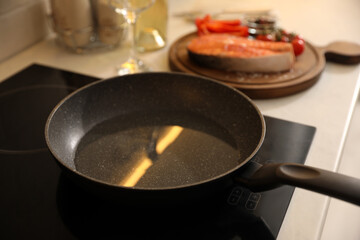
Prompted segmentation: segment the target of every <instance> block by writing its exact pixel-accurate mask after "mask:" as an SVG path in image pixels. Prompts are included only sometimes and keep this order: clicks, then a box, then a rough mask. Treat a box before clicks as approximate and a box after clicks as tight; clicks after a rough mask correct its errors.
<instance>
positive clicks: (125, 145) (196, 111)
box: [45, 73, 360, 205]
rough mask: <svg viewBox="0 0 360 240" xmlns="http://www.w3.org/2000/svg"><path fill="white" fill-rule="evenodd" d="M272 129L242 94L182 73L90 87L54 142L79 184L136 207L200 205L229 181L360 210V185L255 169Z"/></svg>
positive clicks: (57, 124)
mask: <svg viewBox="0 0 360 240" xmlns="http://www.w3.org/2000/svg"><path fill="white" fill-rule="evenodd" d="M264 136H265V122H264V119H263V116H262V114H261V113H260V111H259V110H258V108H257V107H256V106H255V104H254V103H252V101H251V100H250V99H249V98H248V97H246V96H245V95H244V94H242V93H241V92H239V91H237V90H235V89H233V88H231V87H228V86H226V85H224V84H221V83H218V82H215V81H213V80H210V79H207V78H203V77H198V76H192V75H186V74H179V73H176V74H175V73H143V74H134V75H126V76H122V77H115V78H112V79H108V80H103V81H100V82H96V83H93V84H90V85H87V86H85V87H83V88H81V89H79V90H77V91H76V92H74V93H73V94H71V95H70V96H68V97H66V98H65V99H64V100H62V101H61V102H60V103H59V104H58V105H57V106H56V107H55V109H54V110H53V111H52V113H51V114H50V116H49V118H48V121H47V124H46V128H45V137H46V142H47V145H48V147H49V149H50V151H51V152H52V154H53V156H54V157H55V159H56V160H57V162H58V163H59V165H60V166H61V167H62V169H63V170H64V172H65V173H67V174H68V175H69V176H70V177H71V178H72V179H73V180H74V181H75V182H76V183H78V184H80V185H82V186H83V187H85V188H86V189H89V190H91V191H92V192H95V193H98V194H100V195H104V196H107V197H110V198H113V199H119V200H124V201H125V202H128V203H135V204H138V203H141V204H145V203H152V202H156V203H160V204H164V203H170V204H172V203H175V202H184V201H187V200H191V201H192V200H193V199H199V198H200V199H201V198H203V197H204V196H206V195H208V194H209V193H212V192H216V191H215V190H216V189H219V188H220V186H222V187H223V186H224V184H227V183H228V182H229V181H233V180H235V181H238V182H240V183H242V184H244V186H246V187H248V188H250V189H251V190H253V191H263V190H269V189H272V188H275V187H278V186H280V185H283V184H289V185H293V186H297V187H301V188H305V189H309V190H313V191H316V192H319V193H323V194H327V195H330V196H332V197H336V198H339V199H342V200H345V201H348V202H351V203H354V204H357V205H360V180H358V179H355V178H351V177H347V176H344V175H340V174H336V173H333V172H329V171H325V170H321V169H317V168H312V167H308V166H304V165H299V164H292V163H285V164H267V165H264V166H260V165H258V164H255V163H254V162H252V161H250V160H251V158H252V157H253V156H254V155H255V154H256V152H257V151H258V150H259V148H260V147H261V144H262V142H263V139H264Z"/></svg>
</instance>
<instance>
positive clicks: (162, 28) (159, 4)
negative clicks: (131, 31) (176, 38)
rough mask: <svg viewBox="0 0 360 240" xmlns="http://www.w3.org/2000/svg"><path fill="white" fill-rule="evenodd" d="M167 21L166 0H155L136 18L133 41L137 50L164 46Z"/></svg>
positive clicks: (151, 49) (149, 49)
mask: <svg viewBox="0 0 360 240" xmlns="http://www.w3.org/2000/svg"><path fill="white" fill-rule="evenodd" d="M167 22H168V1H167V0H156V1H155V3H154V4H153V5H152V6H151V7H150V8H149V9H147V10H146V11H144V12H143V13H142V14H141V15H140V16H139V18H138V20H137V23H136V26H135V31H136V35H135V43H136V49H137V50H138V51H139V52H146V51H154V50H157V49H160V48H163V47H165V45H166V37H167Z"/></svg>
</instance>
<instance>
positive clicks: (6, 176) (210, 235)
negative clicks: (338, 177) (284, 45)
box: [0, 64, 315, 240]
mask: <svg viewBox="0 0 360 240" xmlns="http://www.w3.org/2000/svg"><path fill="white" fill-rule="evenodd" d="M96 80H98V79H96V78H94V77H89V76H84V75H80V74H76V73H72V72H68V71H63V70H59V69H54V68H50V67H46V66H41V65H36V64H35V65H31V66H29V67H28V68H26V69H24V70H22V71H21V72H19V73H17V74H15V75H13V76H12V77H10V78H8V79H6V80H4V81H3V82H1V83H0V114H1V118H0V161H1V167H0V189H1V197H0V212H1V218H0V219H1V220H0V239H225V240H226V239H229V240H230V239H233V240H235V239H244V240H246V239H276V237H277V235H278V232H279V230H280V227H281V224H282V222H283V219H284V216H285V214H286V210H287V208H288V205H289V202H290V200H291V197H292V194H293V191H294V188H293V187H290V186H284V187H281V188H278V189H275V190H271V191H267V192H261V193H253V192H250V191H249V190H247V189H245V188H243V187H241V186H239V185H236V184H234V185H232V186H230V187H229V188H226V189H224V190H223V191H222V194H219V196H216V197H215V198H213V199H204V201H203V202H201V203H196V204H195V203H194V204H193V205H187V206H179V205H174V206H171V207H166V208H162V207H158V208H155V207H154V208H144V207H142V206H137V207H133V206H132V207H129V206H123V205H121V204H117V203H116V202H109V201H108V200H104V199H102V198H100V197H99V196H93V195H91V194H90V193H87V192H85V191H83V190H82V189H80V188H78V187H77V186H76V185H74V184H73V183H72V182H71V181H69V180H68V179H67V178H66V177H64V176H63V175H62V173H61V171H60V169H59V168H58V166H57V165H56V163H55V160H53V159H52V156H51V154H50V152H49V151H48V149H47V148H46V144H45V140H44V125H45V121H46V119H47V116H48V114H49V113H50V111H51V110H52V108H53V107H55V105H56V104H57V103H58V102H59V101H60V100H61V99H62V98H63V97H65V96H66V95H67V94H69V93H70V92H72V91H74V90H75V89H77V88H79V87H81V86H84V85H86V84H88V83H90V82H93V81H96ZM265 120H266V125H267V133H266V138H265V141H264V143H263V146H262V147H261V149H260V151H259V152H258V154H257V155H256V156H255V157H254V159H253V160H252V161H256V162H258V163H264V162H268V161H272V162H285V161H286V162H297V163H304V161H305V159H306V155H307V153H308V150H309V148H310V145H311V142H312V139H313V136H314V134H315V128H314V127H312V126H307V125H303V124H299V123H295V122H289V121H284V120H281V119H276V118H272V117H268V116H266V117H265Z"/></svg>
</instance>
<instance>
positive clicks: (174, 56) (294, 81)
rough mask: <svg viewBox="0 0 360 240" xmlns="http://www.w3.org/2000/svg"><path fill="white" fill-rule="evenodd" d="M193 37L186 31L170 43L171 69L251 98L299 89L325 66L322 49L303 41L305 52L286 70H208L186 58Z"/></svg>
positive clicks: (314, 78)
mask: <svg viewBox="0 0 360 240" xmlns="http://www.w3.org/2000/svg"><path fill="white" fill-rule="evenodd" d="M195 37H197V35H196V33H190V34H187V35H185V36H183V37H181V38H180V39H178V40H177V41H176V42H174V43H173V44H172V45H171V47H170V51H169V64H170V68H171V70H173V71H180V72H186V73H191V74H197V75H201V76H206V77H209V78H212V79H216V80H218V81H220V82H223V83H226V84H228V85H230V86H232V87H235V88H237V89H239V90H241V91H243V92H244V93H245V94H247V95H248V96H249V97H250V98H253V99H261V98H275V97H282V96H287V95H291V94H294V93H297V92H300V91H303V90H305V89H307V88H309V87H311V86H312V85H313V84H315V83H316V81H317V80H318V79H319V77H320V75H321V72H322V70H323V69H324V66H325V57H324V53H323V51H321V50H320V49H318V48H316V47H314V46H312V45H311V44H310V43H306V46H305V51H304V52H303V54H301V55H300V56H299V57H297V59H296V62H295V65H294V67H293V68H292V69H291V70H290V71H287V72H280V73H242V72H227V71H221V70H216V69H210V68H206V67H202V66H199V65H197V64H195V63H194V62H192V61H191V60H190V59H189V57H188V52H187V45H188V43H189V41H191V40H192V39H193V38H195Z"/></svg>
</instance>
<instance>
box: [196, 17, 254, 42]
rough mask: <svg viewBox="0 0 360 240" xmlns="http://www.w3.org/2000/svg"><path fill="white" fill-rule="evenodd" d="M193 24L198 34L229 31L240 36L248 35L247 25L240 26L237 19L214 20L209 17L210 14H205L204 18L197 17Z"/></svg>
mask: <svg viewBox="0 0 360 240" xmlns="http://www.w3.org/2000/svg"><path fill="white" fill-rule="evenodd" d="M195 24H196V27H197V30H198V35H199V36H201V35H204V34H210V33H229V34H233V35H237V36H242V37H247V36H248V27H247V26H242V25H241V21H240V20H239V19H234V20H215V19H211V16H210V15H206V16H205V17H204V18H197V19H196V20H195Z"/></svg>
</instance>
